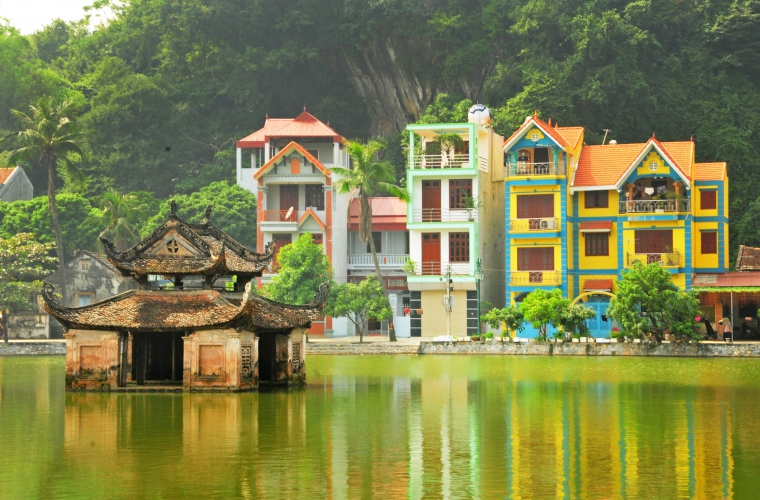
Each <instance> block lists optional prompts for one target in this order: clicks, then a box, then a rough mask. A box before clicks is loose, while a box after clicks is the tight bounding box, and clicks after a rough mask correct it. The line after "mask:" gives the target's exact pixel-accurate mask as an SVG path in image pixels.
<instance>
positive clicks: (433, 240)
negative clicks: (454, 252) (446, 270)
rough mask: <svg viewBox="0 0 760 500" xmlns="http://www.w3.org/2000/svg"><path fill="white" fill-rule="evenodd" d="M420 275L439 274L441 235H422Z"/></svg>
mask: <svg viewBox="0 0 760 500" xmlns="http://www.w3.org/2000/svg"><path fill="white" fill-rule="evenodd" d="M421 266H422V274H428V275H433V276H438V275H440V274H441V233H422V262H421Z"/></svg>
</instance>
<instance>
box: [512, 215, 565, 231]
mask: <svg viewBox="0 0 760 500" xmlns="http://www.w3.org/2000/svg"><path fill="white" fill-rule="evenodd" d="M509 230H510V231H514V232H519V233H523V232H533V231H537V232H538V231H558V230H559V219H557V218H556V217H542V218H538V219H512V220H511V221H510V223H509Z"/></svg>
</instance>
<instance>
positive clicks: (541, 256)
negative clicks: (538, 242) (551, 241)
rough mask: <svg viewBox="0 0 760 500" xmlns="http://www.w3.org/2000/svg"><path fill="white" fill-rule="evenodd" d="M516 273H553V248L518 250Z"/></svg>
mask: <svg viewBox="0 0 760 500" xmlns="http://www.w3.org/2000/svg"><path fill="white" fill-rule="evenodd" d="M517 270H518V271H553V270H554V248H552V247H548V248H518V249H517Z"/></svg>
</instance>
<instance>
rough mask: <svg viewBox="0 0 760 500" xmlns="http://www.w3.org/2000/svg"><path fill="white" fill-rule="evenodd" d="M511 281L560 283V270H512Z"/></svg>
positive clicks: (526, 283)
mask: <svg viewBox="0 0 760 500" xmlns="http://www.w3.org/2000/svg"><path fill="white" fill-rule="evenodd" d="M509 282H510V283H511V284H512V285H529V286H530V285H559V284H560V282H561V273H560V272H559V271H511V272H510V277H509Z"/></svg>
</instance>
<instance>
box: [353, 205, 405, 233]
mask: <svg viewBox="0 0 760 500" xmlns="http://www.w3.org/2000/svg"><path fill="white" fill-rule="evenodd" d="M369 202H370V207H371V209H372V229H374V230H376V231H404V230H406V203H405V202H403V201H401V200H399V199H398V198H392V197H376V198H370V200H369ZM348 228H349V231H358V230H359V200H358V199H353V200H351V208H350V211H349V219H348Z"/></svg>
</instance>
